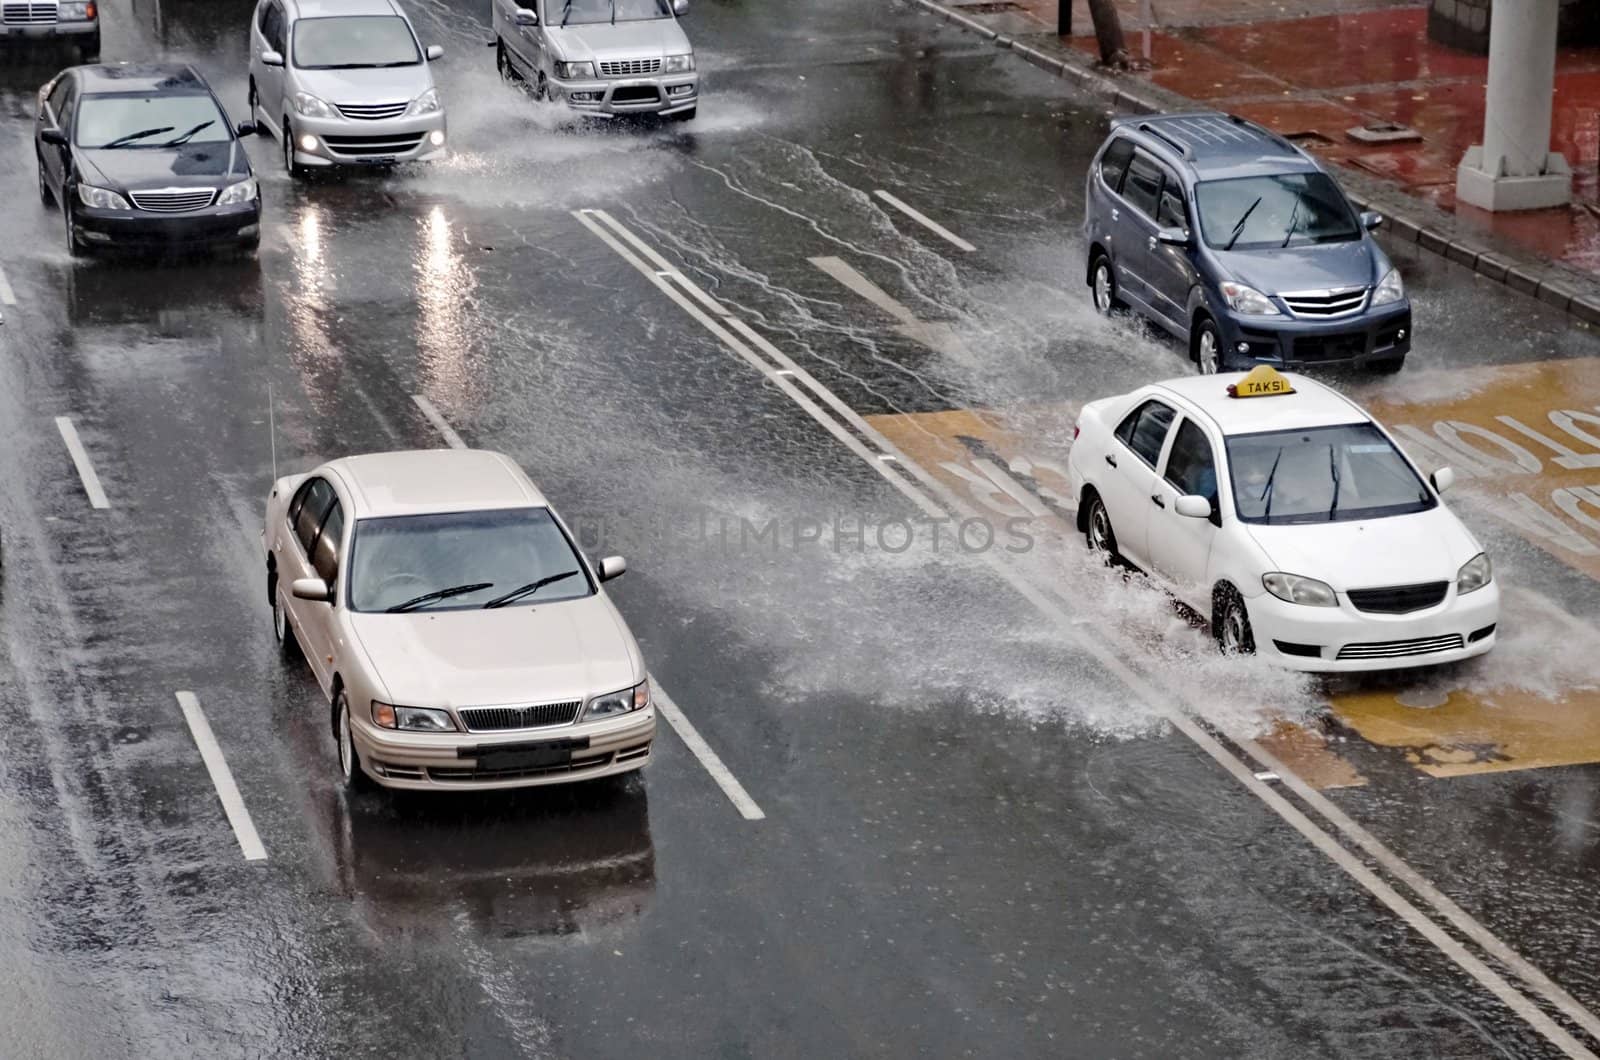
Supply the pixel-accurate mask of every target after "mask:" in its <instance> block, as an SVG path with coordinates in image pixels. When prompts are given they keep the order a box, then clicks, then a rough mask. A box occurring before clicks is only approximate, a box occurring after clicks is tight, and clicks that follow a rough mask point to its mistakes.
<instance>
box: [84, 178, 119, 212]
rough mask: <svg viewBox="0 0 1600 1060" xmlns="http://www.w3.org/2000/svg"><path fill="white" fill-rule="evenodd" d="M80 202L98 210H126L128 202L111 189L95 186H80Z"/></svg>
mask: <svg viewBox="0 0 1600 1060" xmlns="http://www.w3.org/2000/svg"><path fill="white" fill-rule="evenodd" d="M78 201H79V202H81V203H83V204H84V205H85V206H93V207H94V208H95V209H97V210H126V209H129V208H130V207H129V206H128V200H127V199H124V198H123V197H122V196H120V195H118V194H117V193H116V192H114V191H112V190H111V189H110V188H97V187H95V186H94V185H93V184H79V185H78Z"/></svg>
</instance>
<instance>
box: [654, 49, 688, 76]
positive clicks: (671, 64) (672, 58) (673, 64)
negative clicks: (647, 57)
mask: <svg viewBox="0 0 1600 1060" xmlns="http://www.w3.org/2000/svg"><path fill="white" fill-rule="evenodd" d="M693 69H694V54H693V53H692V52H691V53H690V54H688V55H669V56H667V57H666V58H665V59H663V60H661V72H662V73H664V74H683V73H688V72H689V71H690V70H693Z"/></svg>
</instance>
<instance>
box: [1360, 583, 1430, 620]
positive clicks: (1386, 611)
mask: <svg viewBox="0 0 1600 1060" xmlns="http://www.w3.org/2000/svg"><path fill="white" fill-rule="evenodd" d="M1449 591H1450V583H1449V582H1422V583H1421V584H1419V585H1389V586H1385V587H1384V588H1382V589H1351V590H1350V591H1349V592H1347V593H1345V595H1346V596H1348V597H1350V602H1351V603H1352V604H1354V605H1355V606H1356V609H1357V610H1360V611H1370V612H1372V613H1373V614H1378V615H1408V614H1410V613H1411V612H1413V611H1422V610H1425V609H1427V608H1430V607H1435V606H1437V605H1438V604H1439V603H1440V602H1442V601H1443V600H1444V597H1445V594H1446V593H1448V592H1449Z"/></svg>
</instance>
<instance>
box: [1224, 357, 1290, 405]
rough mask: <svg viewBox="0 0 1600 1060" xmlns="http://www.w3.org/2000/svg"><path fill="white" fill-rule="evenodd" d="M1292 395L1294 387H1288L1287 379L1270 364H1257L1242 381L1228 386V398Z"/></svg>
mask: <svg viewBox="0 0 1600 1060" xmlns="http://www.w3.org/2000/svg"><path fill="white" fill-rule="evenodd" d="M1292 393H1294V387H1292V386H1290V385H1289V377H1288V376H1286V375H1283V374H1281V373H1280V372H1279V371H1278V370H1277V369H1276V368H1274V367H1272V365H1270V364H1258V365H1256V366H1255V367H1254V368H1252V369H1250V372H1249V374H1248V375H1246V376H1245V377H1244V378H1243V379H1241V380H1239V381H1238V382H1237V383H1230V384H1228V396H1229V397H1236V398H1248V397H1276V396H1277V395H1279V394H1292Z"/></svg>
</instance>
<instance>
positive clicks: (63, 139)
mask: <svg viewBox="0 0 1600 1060" xmlns="http://www.w3.org/2000/svg"><path fill="white" fill-rule="evenodd" d="M39 139H40V140H42V141H43V142H45V143H47V144H54V145H55V146H57V147H65V146H67V134H66V133H64V132H62V131H61V129H60V128H59V127H58V126H55V125H51V126H49V127H48V128H44V129H40V130H39Z"/></svg>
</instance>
